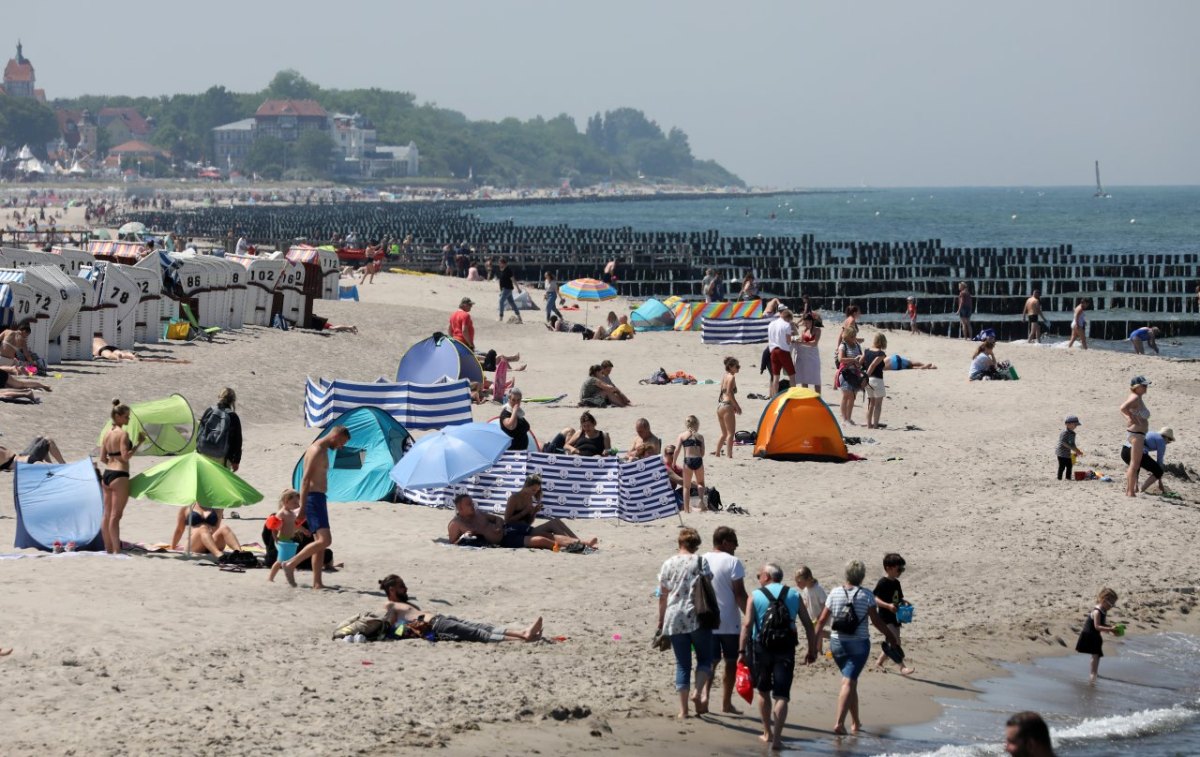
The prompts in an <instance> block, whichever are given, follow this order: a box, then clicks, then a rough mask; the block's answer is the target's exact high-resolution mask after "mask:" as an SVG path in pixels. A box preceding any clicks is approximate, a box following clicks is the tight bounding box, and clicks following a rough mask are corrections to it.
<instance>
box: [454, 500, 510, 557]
mask: <svg viewBox="0 0 1200 757" xmlns="http://www.w3.org/2000/svg"><path fill="white" fill-rule="evenodd" d="M446 537H447V538H448V539H449V540H450V543H451V544H457V545H458V546H460V547H494V546H496V545H498V544H499V543H500V541H501V540H502V539H503V538H504V518H501V517H500V516H499V515H494V514H492V513H481V512H479V510H478V509H476V507H475V500H473V499H471V495H470V494H466V493H465V492H464V493H460V494H456V495H455V496H454V517H453V518H451V519H450V523H449V524H448V525H447V526H446Z"/></svg>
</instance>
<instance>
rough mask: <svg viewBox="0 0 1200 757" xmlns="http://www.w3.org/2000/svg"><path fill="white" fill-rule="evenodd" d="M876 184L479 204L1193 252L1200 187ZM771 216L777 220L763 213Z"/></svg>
mask: <svg viewBox="0 0 1200 757" xmlns="http://www.w3.org/2000/svg"><path fill="white" fill-rule="evenodd" d="M1108 191H1109V194H1110V195H1111V196H1110V197H1109V198H1108V199H1102V198H1096V197H1093V196H1092V193H1093V190H1092V188H1091V187H1042V188H1031V189H1019V188H969V187H968V188H953V189H946V188H936V189H878V190H867V189H863V190H845V191H831V192H812V193H803V194H793V195H782V196H775V197H760V198H729V197H721V198H711V199H698V200H654V201H645V202H621V203H606V202H584V203H570V204H559V205H527V206H495V207H487V208H481V209H479V210H478V211H476V212H478V214H479V215H480V217H482V218H484V219H487V220H506V219H510V218H511V219H513V220H514V221H515V222H516V223H518V224H522V225H555V224H566V225H568V226H573V227H582V228H587V227H592V228H596V227H623V226H629V227H632V228H634V229H639V230H647V231H650V230H653V231H701V230H706V229H718V230H719V231H721V232H722V233H723V234H727V235H731V236H754V235H757V234H762V235H764V236H798V235H800V234H805V233H811V234H815V235H816V237H817V238H818V239H819V240H828V241H837V240H840V241H858V240H861V241H917V240H922V239H941V240H942V244H943V245H945V246H955V247H1021V246H1026V247H1032V246H1051V245H1058V244H1071V245H1074V249H1075V250H1076V251H1078V252H1195V251H1197V250H1200V233H1198V232H1200V187H1112V188H1110V189H1109V190H1108ZM772 213H774V214H775V218H774V219H772V218H770V215H771V214H772Z"/></svg>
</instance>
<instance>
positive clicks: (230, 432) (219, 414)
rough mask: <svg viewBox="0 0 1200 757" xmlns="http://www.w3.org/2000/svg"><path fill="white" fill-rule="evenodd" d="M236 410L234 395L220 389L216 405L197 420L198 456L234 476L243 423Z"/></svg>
mask: <svg viewBox="0 0 1200 757" xmlns="http://www.w3.org/2000/svg"><path fill="white" fill-rule="evenodd" d="M236 406H237V392H235V391H234V390H233V389H231V388H230V387H228V386H227V387H225V388H224V389H222V390H221V393H220V394H218V395H217V404H216V405H213V406H212V407H210V408H208V409H207V410H205V411H204V414H203V415H201V416H200V427H199V429H198V431H197V437H196V451H197V452H199V453H200V454H202V455H205V456H206V457H209V458H211V459H212V460H213V462H215V463H217V464H219V465H221V466H224V467H226V468H228V469H229V470H231V471H234V472H235V473H236V472H237V469H238V468H239V467H240V466H241V464H242V421H241V419H240V418H239V417H238V414H237V410H236Z"/></svg>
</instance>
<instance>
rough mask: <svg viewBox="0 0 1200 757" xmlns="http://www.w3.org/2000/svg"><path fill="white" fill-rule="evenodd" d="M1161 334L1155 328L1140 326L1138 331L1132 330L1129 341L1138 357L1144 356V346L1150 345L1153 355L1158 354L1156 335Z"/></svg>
mask: <svg viewBox="0 0 1200 757" xmlns="http://www.w3.org/2000/svg"><path fill="white" fill-rule="evenodd" d="M1160 333H1162V332H1160V331H1159V330H1158V327H1157V326H1142V327H1141V328H1140V329H1134V330H1133V333H1131V334H1130V335H1129V341H1130V343H1131V344H1133V351H1134V352H1136V353H1137V354H1139V355H1145V354H1146V345H1150V349H1152V350H1154V354H1155V355H1157V354H1158V335H1159V334H1160Z"/></svg>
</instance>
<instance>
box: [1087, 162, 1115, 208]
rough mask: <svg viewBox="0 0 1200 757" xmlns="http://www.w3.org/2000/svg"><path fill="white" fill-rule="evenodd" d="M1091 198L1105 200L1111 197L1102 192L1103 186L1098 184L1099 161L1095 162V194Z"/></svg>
mask: <svg viewBox="0 0 1200 757" xmlns="http://www.w3.org/2000/svg"><path fill="white" fill-rule="evenodd" d="M1092 197H1103V198H1105V199H1108V198H1109V197H1112V195H1110V194H1109V193H1107V192H1105V191H1104V186H1103V185H1102V184H1101V183H1100V161H1098V160H1097V161H1096V193H1095V194H1093V195H1092Z"/></svg>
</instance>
